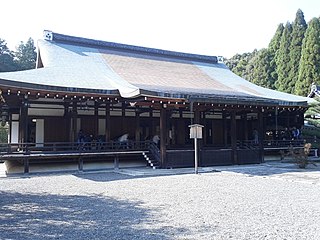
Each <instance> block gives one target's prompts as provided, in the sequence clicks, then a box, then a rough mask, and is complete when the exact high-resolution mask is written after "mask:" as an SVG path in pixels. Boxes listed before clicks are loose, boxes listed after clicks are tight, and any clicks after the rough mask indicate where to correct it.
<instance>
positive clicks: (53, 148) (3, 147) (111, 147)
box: [0, 140, 149, 154]
mask: <svg viewBox="0 0 320 240" xmlns="http://www.w3.org/2000/svg"><path fill="white" fill-rule="evenodd" d="M148 148H149V142H148V141H131V140H129V141H126V142H119V141H110V142H47V143H0V154H31V153H39V152H41V153H52V152H55V153H62V152H64V153H65V152H70V153H71V152H103V151H115V150H116V151H119V150H120V151H122V150H123V151H126V150H147V149H148Z"/></svg>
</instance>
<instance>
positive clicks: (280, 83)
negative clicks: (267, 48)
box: [275, 22, 292, 93]
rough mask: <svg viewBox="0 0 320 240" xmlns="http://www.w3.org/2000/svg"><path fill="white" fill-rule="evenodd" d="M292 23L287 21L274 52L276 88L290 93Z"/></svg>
mask: <svg viewBox="0 0 320 240" xmlns="http://www.w3.org/2000/svg"><path fill="white" fill-rule="evenodd" d="M291 33H292V25H291V23H289V22H287V24H286V26H285V28H284V30H283V34H282V36H281V42H280V48H279V50H278V51H277V54H276V63H277V74H278V79H277V81H276V82H275V86H276V88H277V90H279V91H282V92H288V93H291V89H290V88H289V86H290V81H291V80H290V78H289V72H290V65H289V64H288V63H289V62H290V42H291Z"/></svg>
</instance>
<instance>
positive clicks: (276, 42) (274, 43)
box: [268, 23, 284, 89]
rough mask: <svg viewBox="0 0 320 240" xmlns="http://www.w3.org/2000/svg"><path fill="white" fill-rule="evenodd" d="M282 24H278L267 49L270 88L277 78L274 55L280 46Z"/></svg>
mask: <svg viewBox="0 0 320 240" xmlns="http://www.w3.org/2000/svg"><path fill="white" fill-rule="evenodd" d="M283 30H284V26H283V24H282V23H281V24H279V25H278V28H277V30H276V33H275V34H274V35H273V38H272V39H271V41H270V43H269V46H268V50H269V54H270V59H271V61H270V76H271V81H272V82H273V84H272V88H273V89H274V88H275V86H274V83H275V82H276V81H277V80H278V74H277V62H276V55H277V52H278V50H279V47H280V42H281V36H282V34H283Z"/></svg>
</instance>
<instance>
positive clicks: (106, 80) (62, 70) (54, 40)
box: [0, 31, 308, 105]
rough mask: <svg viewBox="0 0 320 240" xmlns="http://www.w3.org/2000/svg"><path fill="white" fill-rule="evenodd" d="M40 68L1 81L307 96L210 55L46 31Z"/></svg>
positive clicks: (259, 99) (237, 98)
mask: <svg viewBox="0 0 320 240" xmlns="http://www.w3.org/2000/svg"><path fill="white" fill-rule="evenodd" d="M45 39H46V40H39V41H38V49H39V56H40V59H39V60H41V63H42V64H41V65H43V68H39V69H35V70H28V71H22V72H11V73H1V74H0V85H1V84H10V83H11V84H18V85H19V84H21V85H23V86H25V85H28V84H29V85H32V86H33V87H36V88H49V89H54V88H56V89H60V88H61V89H67V90H68V91H80V92H86V91H87V92H99V93H102V94H110V93H111V92H112V93H115V92H119V94H120V95H121V96H122V97H125V98H130V97H137V96H141V95H143V94H147V95H154V96H166V97H178V98H187V99H189V100H190V99H199V98H201V99H203V100H208V99H209V100H210V101H219V102H223V101H226V102H230V101H231V102H235V103H239V102H241V103H245V102H255V103H260V104H275V105H306V101H307V100H308V98H304V97H299V96H295V95H291V94H287V93H282V92H278V91H274V90H270V89H266V88H262V87H259V86H257V85H255V84H253V83H250V82H248V81H246V80H245V79H243V78H241V77H239V76H237V75H235V74H234V73H232V72H231V71H230V70H229V69H228V68H227V67H226V66H225V65H224V64H223V63H220V62H217V58H216V57H214V56H203V55H196V54H188V53H178V52H172V51H165V50H159V49H152V48H145V47H137V46H131V45H125V44H118V43H110V42H104V41H97V40H92V39H85V38H78V37H72V36H67V35H62V34H57V33H52V32H48V31H46V32H45Z"/></svg>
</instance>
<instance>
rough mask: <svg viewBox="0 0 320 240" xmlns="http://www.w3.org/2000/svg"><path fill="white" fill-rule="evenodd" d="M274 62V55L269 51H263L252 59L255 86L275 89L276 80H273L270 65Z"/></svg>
mask: <svg viewBox="0 0 320 240" xmlns="http://www.w3.org/2000/svg"><path fill="white" fill-rule="evenodd" d="M271 61H272V54H271V51H270V50H269V49H266V48H264V49H261V50H259V51H258V53H257V54H256V55H255V57H254V58H253V59H252V63H253V66H254V68H253V71H252V80H251V82H253V83H254V84H257V85H259V86H262V87H266V88H270V89H273V88H274V79H273V78H272V69H271V68H270V64H271Z"/></svg>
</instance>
